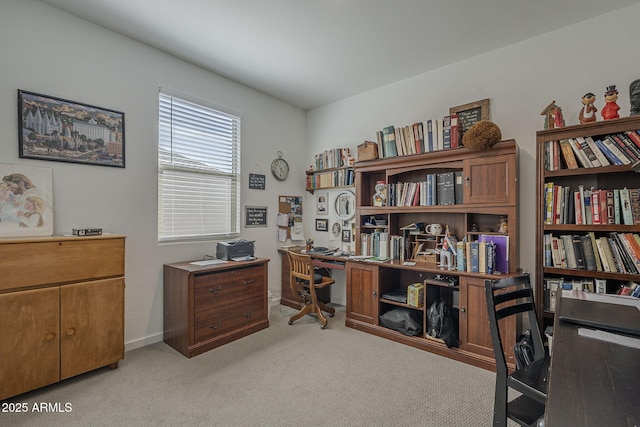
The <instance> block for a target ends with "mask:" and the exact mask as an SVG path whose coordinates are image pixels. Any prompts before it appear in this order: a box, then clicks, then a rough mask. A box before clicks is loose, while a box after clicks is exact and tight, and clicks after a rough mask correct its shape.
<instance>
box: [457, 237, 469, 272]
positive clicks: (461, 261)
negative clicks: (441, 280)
mask: <svg viewBox="0 0 640 427" xmlns="http://www.w3.org/2000/svg"><path fill="white" fill-rule="evenodd" d="M465 244H466V241H464V240H461V241H459V242H458V243H456V266H457V269H458V271H466V269H467V260H466V251H465Z"/></svg>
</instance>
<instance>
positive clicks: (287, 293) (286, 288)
mask: <svg viewBox="0 0 640 427" xmlns="http://www.w3.org/2000/svg"><path fill="white" fill-rule="evenodd" d="M299 249H301V248H299ZM299 249H295V248H292V250H294V251H298V250H299ZM278 252H280V255H281V257H282V273H281V275H282V280H281V286H280V291H281V293H282V294H281V296H280V304H282V305H286V306H287V307H291V308H300V307H302V304H301V303H300V301H299V300H298V299H297V298H295V296H294V295H293V292H291V285H290V284H289V274H290V271H291V269H290V267H289V257H288V256H287V251H286V250H285V249H279V250H278ZM309 255H310V256H311V263H312V264H313V265H314V266H316V267H324V268H329V269H334V270H344V269H345V262H346V261H347V259H348V258H347V257H335V256H330V255H318V254H314V253H311V252H310V253H309ZM316 293H317V295H318V299H319V300H320V301H322V302H323V303H325V304H327V303H330V302H331V286H327V287H325V288H321V289H318V290H317V291H316Z"/></svg>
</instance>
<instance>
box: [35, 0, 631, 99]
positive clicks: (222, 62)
mask: <svg viewBox="0 0 640 427" xmlns="http://www.w3.org/2000/svg"><path fill="white" fill-rule="evenodd" d="M40 1H42V2H43V3H47V4H49V5H52V6H55V7H57V8H59V9H62V10H65V11H67V12H69V13H72V14H74V15H77V16H79V17H81V18H84V19H86V20H88V21H91V22H94V23H96V24H99V25H101V26H103V27H105V28H108V29H110V30H113V31H116V32H118V33H121V34H124V35H126V36H129V37H131V38H133V39H136V40H139V41H141V42H143V43H146V44H148V45H150V46H153V47H156V48H158V49H161V50H163V51H166V52H168V53H170V54H172V55H175V56H177V57H179V58H182V59H184V60H187V61H189V62H192V63H194V64H197V65H199V66H201V67H203V68H206V69H208V70H211V71H213V72H215V73H217V74H220V75H222V76H225V77H227V78H229V79H232V80H234V81H236V82H239V83H241V84H243V85H245V86H249V87H251V88H254V89H257V90H259V91H261V92H263V93H266V94H268V95H271V96H273V97H275V98H278V99H281V100H283V101H286V102H288V103H290V104H293V105H295V106H298V107H300V108H303V109H305V110H306V109H311V108H314V107H317V106H320V105H324V104H327V103H330V102H332V101H336V100H338V99H342V98H346V97H349V96H352V95H356V94H358V93H363V92H366V91H368V90H371V89H374V88H377V87H381V86H385V85H388V84H390V83H393V82H396V81H400V80H403V79H406V78H409V77H413V76H416V75H418V74H422V73H424V72H427V71H430V70H433V69H436V68H439V67H442V66H445V65H447V64H451V63H454V62H456V61H460V60H462V59H465V58H469V57H472V56H476V55H480V54H482V53H484V52H488V51H490V50H494V49H497V48H500V47H503V46H507V45H510V44H513V43H516V42H519V41H521V40H525V39H528V38H531V37H534V36H536V35H539V34H542V33H546V32H549V31H552V30H554V29H557V28H561V27H565V26H567V25H570V24H573V23H576V22H580V21H584V20H586V19H589V18H592V17H595V16H598V15H601V14H604V13H606V12H609V11H612V10H615V9H619V8H623V7H626V6H629V5H631V4H634V3H638V2H640V0H448V1H444V0H40ZM613 25H615V23H614V24H613ZM606 27H607V25H606V24H605V23H603V24H602V26H601V27H600V28H599V29H595V28H594V31H606Z"/></svg>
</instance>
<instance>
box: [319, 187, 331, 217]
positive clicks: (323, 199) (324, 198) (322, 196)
mask: <svg viewBox="0 0 640 427" xmlns="http://www.w3.org/2000/svg"><path fill="white" fill-rule="evenodd" d="M328 200H329V193H328V192H326V191H322V192H317V193H316V214H318V215H328V214H329V208H328V206H329V203H328Z"/></svg>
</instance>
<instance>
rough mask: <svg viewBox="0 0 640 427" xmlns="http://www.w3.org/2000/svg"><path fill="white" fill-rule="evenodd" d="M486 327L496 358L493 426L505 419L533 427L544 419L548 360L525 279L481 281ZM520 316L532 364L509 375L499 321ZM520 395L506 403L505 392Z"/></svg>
mask: <svg viewBox="0 0 640 427" xmlns="http://www.w3.org/2000/svg"><path fill="white" fill-rule="evenodd" d="M484 284H485V290H486V295H487V308H488V311H489V326H490V329H491V340H492V342H493V352H494V354H495V358H496V389H495V400H494V409H493V425H494V426H506V425H507V418H509V419H512V420H513V421H515V422H517V423H518V424H520V425H522V426H535V425H537V423H538V420H540V419H541V418H542V417H543V416H544V409H545V404H546V400H547V378H548V372H549V357H548V356H546V354H545V350H544V345H543V343H542V338H541V336H540V329H539V328H538V321H537V319H536V310H535V305H534V300H533V289H531V283H530V278H529V275H524V276H518V277H508V278H504V279H500V280H485V281H484ZM521 313H522V330H526V329H529V330H530V331H531V338H532V342H533V348H534V355H533V362H532V363H531V364H529V365H527V366H524V367H521V368H519V369H516V370H515V371H514V372H512V373H511V374H509V372H508V370H507V363H506V360H505V356H504V348H503V347H502V340H501V338H500V327H499V321H500V320H501V319H505V318H508V317H510V316H515V315H518V314H521ZM509 388H512V389H514V390H516V391H518V392H520V393H521V395H520V396H519V397H517V398H516V399H513V400H512V401H508V400H507V399H508V390H509Z"/></svg>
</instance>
